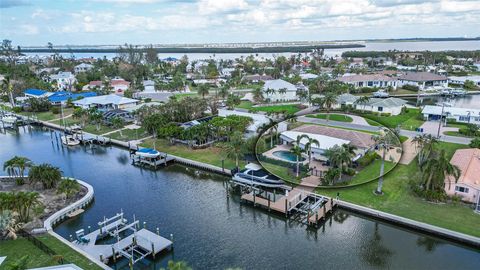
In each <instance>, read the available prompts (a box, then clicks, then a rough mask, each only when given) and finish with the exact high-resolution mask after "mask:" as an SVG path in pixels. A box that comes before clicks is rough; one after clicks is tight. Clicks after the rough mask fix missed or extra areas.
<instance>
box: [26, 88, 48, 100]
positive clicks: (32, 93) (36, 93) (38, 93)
mask: <svg viewBox="0 0 480 270" xmlns="http://www.w3.org/2000/svg"><path fill="white" fill-rule="evenodd" d="M23 93H24V95H25V97H27V98H47V97H49V96H50V95H52V94H53V93H52V92H48V91H45V90H41V89H35V88H29V89H26V90H25V91H24V92H23Z"/></svg>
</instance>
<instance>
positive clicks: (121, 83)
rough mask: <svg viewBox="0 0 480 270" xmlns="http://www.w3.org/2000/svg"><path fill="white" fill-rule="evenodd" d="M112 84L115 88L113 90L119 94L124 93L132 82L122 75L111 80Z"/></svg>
mask: <svg viewBox="0 0 480 270" xmlns="http://www.w3.org/2000/svg"><path fill="white" fill-rule="evenodd" d="M110 86H111V87H112V88H113V92H114V93H115V94H117V95H123V94H124V92H125V91H126V90H127V89H128V87H130V82H128V81H125V80H124V79H122V78H120V77H115V78H113V79H112V80H110Z"/></svg>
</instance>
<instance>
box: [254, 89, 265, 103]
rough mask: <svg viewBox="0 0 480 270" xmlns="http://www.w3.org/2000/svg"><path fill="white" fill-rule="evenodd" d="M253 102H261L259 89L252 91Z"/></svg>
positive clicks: (261, 95) (261, 94)
mask: <svg viewBox="0 0 480 270" xmlns="http://www.w3.org/2000/svg"><path fill="white" fill-rule="evenodd" d="M253 100H255V102H261V101H262V100H263V93H262V88H261V87H255V89H253Z"/></svg>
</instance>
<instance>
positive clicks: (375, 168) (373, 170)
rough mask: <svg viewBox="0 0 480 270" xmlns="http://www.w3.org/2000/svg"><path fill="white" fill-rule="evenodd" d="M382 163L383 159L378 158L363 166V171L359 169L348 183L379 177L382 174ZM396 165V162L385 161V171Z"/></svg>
mask: <svg viewBox="0 0 480 270" xmlns="http://www.w3.org/2000/svg"><path fill="white" fill-rule="evenodd" d="M381 164H382V161H381V160H380V159H378V160H375V161H374V162H372V163H371V164H369V165H367V166H366V167H365V168H363V169H362V170H361V171H359V172H358V173H357V174H356V175H354V176H353V177H352V179H351V180H350V181H349V182H348V185H354V184H360V183H365V182H368V181H372V180H373V179H375V178H377V177H378V176H379V174H380V166H381ZM394 166H395V163H393V162H390V161H385V172H388V171H390V170H391V169H392V168H393V167H394Z"/></svg>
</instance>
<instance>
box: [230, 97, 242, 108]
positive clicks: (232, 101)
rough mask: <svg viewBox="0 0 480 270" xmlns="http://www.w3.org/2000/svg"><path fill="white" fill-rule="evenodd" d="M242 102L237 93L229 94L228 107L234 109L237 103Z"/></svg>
mask: <svg viewBox="0 0 480 270" xmlns="http://www.w3.org/2000/svg"><path fill="white" fill-rule="evenodd" d="M238 104H240V97H238V96H237V95H235V94H229V95H228V98H227V107H228V108H229V109H233V107H235V106H236V105H238Z"/></svg>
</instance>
